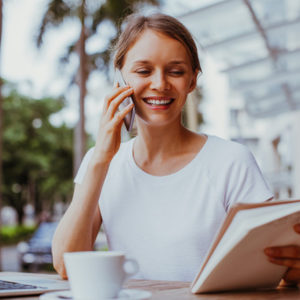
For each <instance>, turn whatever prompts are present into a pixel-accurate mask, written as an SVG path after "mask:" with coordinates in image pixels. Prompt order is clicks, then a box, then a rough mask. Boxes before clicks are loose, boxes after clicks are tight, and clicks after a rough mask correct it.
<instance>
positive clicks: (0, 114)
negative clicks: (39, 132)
mask: <svg viewBox="0 0 300 300" xmlns="http://www.w3.org/2000/svg"><path fill="white" fill-rule="evenodd" d="M2 20H3V18H2V0H0V55H1V40H2ZM1 87H2V78H1V74H0V228H1V225H2V220H1V210H2V134H3V121H2V120H3V108H2V103H3V101H2V93H1ZM0 239H1V237H0ZM1 258H2V257H1V248H0V270H1V269H2V265H1V262H2V260H1Z"/></svg>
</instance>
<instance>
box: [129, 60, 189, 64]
mask: <svg viewBox="0 0 300 300" xmlns="http://www.w3.org/2000/svg"><path fill="white" fill-rule="evenodd" d="M133 64H134V65H150V64H151V61H149V60H136V61H134V62H133ZM167 64H168V65H187V64H188V63H187V62H186V61H184V60H172V61H169V62H168V63H167Z"/></svg>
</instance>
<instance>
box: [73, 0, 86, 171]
mask: <svg viewBox="0 0 300 300" xmlns="http://www.w3.org/2000/svg"><path fill="white" fill-rule="evenodd" d="M80 20H81V32H80V38H79V43H78V52H79V58H80V66H79V90H80V98H79V122H78V125H77V128H75V139H74V140H75V145H74V146H75V147H74V150H75V151H74V152H75V153H74V157H75V161H74V173H76V172H77V170H78V168H79V165H80V162H81V160H82V158H83V156H84V154H85V151H86V134H85V114H84V102H85V101H84V100H85V95H86V82H87V68H86V53H85V40H86V35H85V24H84V21H85V0H83V1H82V5H81V13H80Z"/></svg>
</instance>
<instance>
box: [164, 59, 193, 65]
mask: <svg viewBox="0 0 300 300" xmlns="http://www.w3.org/2000/svg"><path fill="white" fill-rule="evenodd" d="M168 64H169V65H187V64H188V63H187V62H186V61H184V60H173V61H170V62H169V63H168Z"/></svg>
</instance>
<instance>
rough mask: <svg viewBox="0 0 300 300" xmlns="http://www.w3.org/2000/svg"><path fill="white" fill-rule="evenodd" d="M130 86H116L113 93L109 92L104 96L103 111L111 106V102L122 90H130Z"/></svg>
mask: <svg viewBox="0 0 300 300" xmlns="http://www.w3.org/2000/svg"><path fill="white" fill-rule="evenodd" d="M129 88H130V87H129V86H125V87H115V88H114V89H113V90H112V92H111V93H109V94H108V95H107V96H106V97H105V98H104V106H103V112H106V111H107V110H108V108H109V106H110V102H111V101H113V100H114V99H115V98H116V97H117V96H119V95H120V94H121V93H122V92H124V91H126V90H128V89H129Z"/></svg>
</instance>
